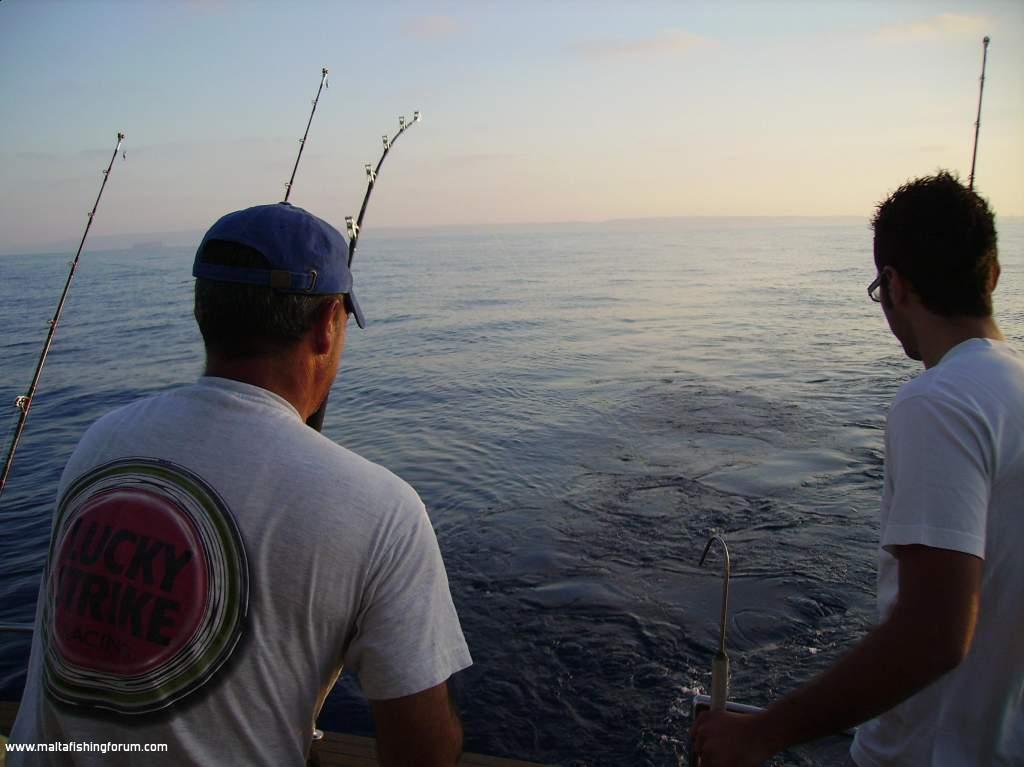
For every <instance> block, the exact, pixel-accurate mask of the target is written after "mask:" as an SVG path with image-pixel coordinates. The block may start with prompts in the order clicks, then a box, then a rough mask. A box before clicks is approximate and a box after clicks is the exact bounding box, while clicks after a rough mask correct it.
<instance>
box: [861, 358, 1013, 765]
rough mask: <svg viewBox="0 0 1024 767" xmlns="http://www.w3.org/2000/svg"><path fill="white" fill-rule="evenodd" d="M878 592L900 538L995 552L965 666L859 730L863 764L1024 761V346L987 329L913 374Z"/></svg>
mask: <svg viewBox="0 0 1024 767" xmlns="http://www.w3.org/2000/svg"><path fill="white" fill-rule="evenodd" d="M885 442H886V445H885V488H884V491H883V494H882V510H881V511H882V515H881V548H880V551H879V568H878V601H879V611H880V617H881V619H882V620H885V618H886V617H887V616H888V614H889V612H890V610H891V609H892V608H893V606H894V604H895V601H896V596H897V590H898V575H899V574H898V567H899V563H898V561H897V560H896V559H895V558H894V557H893V556H892V555H891V554H890V553H889V552H888V549H889V547H891V546H903V545H911V544H921V545H924V546H931V547H934V548H939V549H949V550H953V551H961V552H964V553H967V554H972V555H974V556H977V557H980V558H982V559H984V570H983V575H982V584H981V608H980V613H979V616H978V624H977V628H976V630H975V635H974V641H973V643H972V645H971V649H970V652H969V653H968V654H967V657H966V658H965V659H964V661H963V662H962V663H961V664H960V665H959V666H958V667H957V668H955V669H953V670H952V671H950V672H949V673H948V674H945V675H944V676H943V677H941V678H940V679H939V680H937V681H936V682H934V683H933V684H931V685H929V686H928V687H926V688H925V689H924V690H922V691H921V692H919V693H918V694H916V695H914V696H913V697H911V698H909V699H908V700H906V701H904V702H903V703H901V704H900V705H898V706H896V707H895V708H894V709H892V710H890V711H888V712H886V713H885V714H883V715H882V716H880V717H878V718H877V719H874V720H872V721H870V722H868V723H866V724H864V725H863V726H862V727H860V728H859V729H858V731H857V737H856V739H855V740H854V744H853V748H852V751H851V754H852V756H853V758H854V760H855V761H856V762H857V764H858V765H859V766H860V767H881V766H882V765H886V766H889V765H901V766H902V765H905V766H906V767H925V766H927V765H931V766H932V767H938V766H939V765H943V766H945V765H949V766H950V767H954V766H955V767H966V766H970V767H974V766H975V765H977V766H978V767H981V765H985V767H998V766H1003V765H1006V766H1008V765H1016V766H1017V767H1021V765H1024V549H1022V545H1024V356H1022V355H1021V354H1019V353H1017V352H1015V351H1014V350H1013V349H1011V348H1010V347H1009V346H1008V345H1007V344H1005V343H1002V342H998V341H991V340H987V339H980V338H975V339H971V340H969V341H965V342H963V343H961V344H959V345H957V346H956V347H954V348H953V349H951V350H950V351H949V352H947V354H946V355H945V356H944V357H943V358H942V360H941V361H940V363H939V364H938V365H936V366H934V367H933V368H931V369H929V370H927V371H925V372H924V373H922V374H921V375H920V376H918V377H917V378H915V379H914V380H912V381H910V382H908V383H907V384H905V385H904V386H903V387H902V388H901V389H900V391H899V393H898V394H897V396H896V399H895V401H894V402H893V405H892V408H891V409H890V411H889V420H888V425H887V428H886V439H885Z"/></svg>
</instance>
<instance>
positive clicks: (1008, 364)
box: [893, 339, 1024, 408]
mask: <svg viewBox="0 0 1024 767" xmlns="http://www.w3.org/2000/svg"><path fill="white" fill-rule="evenodd" d="M917 398H923V399H926V400H930V401H932V402H941V403H946V404H949V405H953V406H958V405H963V406H969V407H972V408H973V407H985V406H988V405H990V404H994V405H998V404H999V403H1004V404H1011V403H1018V402H1021V401H1022V400H1024V355H1021V354H1020V353H1019V352H1017V351H1015V350H1014V349H1013V348H1012V347H1010V346H1009V345H1008V344H1006V343H1002V342H994V341H989V340H988V339H972V340H971V341H968V342H966V343H965V344H963V345H961V346H960V347H956V348H954V349H953V350H951V351H950V352H949V353H948V355H947V357H946V358H943V360H942V361H941V362H940V363H939V364H938V365H936V366H935V367H933V368H930V369H929V370H926V371H924V372H923V373H921V374H920V375H918V376H916V377H914V378H912V379H911V380H909V381H907V382H906V383H905V384H903V386H901V387H900V390H899V391H898V392H897V394H896V397H895V398H894V399H893V407H894V408H895V407H896V406H898V405H900V404H901V403H903V402H905V401H907V400H912V399H917Z"/></svg>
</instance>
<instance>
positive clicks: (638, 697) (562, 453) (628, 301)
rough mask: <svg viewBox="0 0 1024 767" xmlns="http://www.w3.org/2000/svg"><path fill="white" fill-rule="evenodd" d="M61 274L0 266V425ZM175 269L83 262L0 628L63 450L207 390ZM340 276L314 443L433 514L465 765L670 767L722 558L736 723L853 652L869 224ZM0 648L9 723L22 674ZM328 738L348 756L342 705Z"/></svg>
mask: <svg viewBox="0 0 1024 767" xmlns="http://www.w3.org/2000/svg"><path fill="white" fill-rule="evenodd" d="M1000 235H1001V236H1000V244H1001V256H1002V260H1003V277H1002V283H1001V285H1000V288H999V290H998V292H997V295H996V308H997V317H998V319H999V320H1000V322H1001V325H1002V328H1003V331H1004V333H1006V335H1007V336H1008V337H1009V338H1010V339H1011V340H1012V341H1013V342H1014V343H1015V344H1017V345H1018V347H1024V221H1021V220H1008V221H1002V222H1000ZM68 258H69V256H68V255H67V254H62V255H54V256H46V255H33V256H8V257H2V258H0V327H2V328H3V332H2V336H0V365H2V373H0V404H3V405H5V406H6V405H7V404H8V403H11V402H13V399H14V397H15V396H16V395H17V394H19V393H21V392H22V390H23V389H24V388H25V387H26V386H27V384H28V381H29V379H30V377H31V374H32V370H33V366H34V364H35V360H36V357H37V355H38V352H39V348H40V346H41V342H42V339H43V337H44V336H45V332H46V320H47V319H48V318H49V317H50V316H51V314H52V311H53V307H54V305H55V304H56V301H57V298H58V296H59V293H60V289H61V286H62V285H63V281H64V278H65V276H66V273H67V262H68ZM191 258H192V254H191V252H189V250H188V249H184V248H158V247H153V246H147V247H139V248H136V249H133V250H128V251H119V252H88V251H87V252H86V254H85V255H84V256H83V261H82V266H81V268H80V271H79V274H78V276H77V277H76V281H75V284H74V287H73V289H72V293H71V298H70V302H69V304H68V307H67V309H66V312H65V318H64V321H63V323H62V325H61V327H60V330H59V332H58V334H57V340H56V345H55V347H54V350H53V352H52V354H51V357H50V359H49V361H48V363H47V366H46V369H45V372H44V375H43V379H42V387H41V390H40V393H39V394H38V396H37V399H36V404H35V406H34V408H33V410H32V417H31V418H30V419H29V426H28V430H27V434H26V437H25V439H24V441H23V444H22V447H21V448H20V450H19V453H18V457H17V461H16V463H15V470H14V474H13V478H12V480H11V482H10V484H9V486H8V489H7V491H6V492H5V495H4V498H3V501H2V507H0V527H2V531H3V534H2V535H0V563H2V565H0V621H30V620H31V619H32V615H33V605H34V601H35V597H36V591H37V588H38V583H39V580H38V579H39V574H40V571H41V568H42V566H43V562H44V557H45V550H46V543H47V538H48V533H49V518H50V514H51V509H52V506H53V493H54V489H55V486H56V482H57V479H58V477H59V475H60V471H61V469H62V466H63V463H64V461H65V460H66V459H67V457H68V455H69V454H70V452H71V450H72V448H73V447H74V444H75V442H76V440H77V439H78V437H79V436H80V434H81V432H82V431H83V430H84V429H85V428H86V426H87V425H88V424H89V423H90V422H92V421H93V420H94V419H95V418H97V417H98V416H100V415H101V414H103V413H104V412H106V411H107V410H109V409H111V408H113V407H116V406H118V405H122V404H125V403H127V402H131V401H132V400H135V399H137V398H139V397H143V396H146V395H148V394H152V393H155V392H158V391H162V390H164V389H167V388H169V387H173V386H176V385H179V384H181V383H185V382H188V381H191V380H193V379H194V378H195V377H196V376H197V375H198V374H199V372H200V369H201V359H202V350H201V344H200V339H199V334H198V331H197V330H196V329H195V327H194V323H193V321H192V319H191V304H190V302H191V285H192V280H191V277H190V276H189V272H190V267H191ZM356 265H357V277H356V279H357V286H358V291H359V296H360V301H361V303H362V305H363V307H364V308H365V310H366V312H367V315H368V317H369V319H370V323H371V324H370V326H369V328H368V329H367V330H366V331H365V332H360V331H359V330H358V329H353V331H352V332H350V334H349V345H348V347H347V348H346V350H345V354H344V356H343V358H342V373H341V375H340V377H339V379H338V381H337V382H336V384H335V386H334V391H333V393H332V395H331V402H330V410H329V413H328V417H327V421H326V425H325V429H324V430H325V432H326V433H327V434H328V435H329V436H330V437H332V438H333V439H335V440H337V441H338V442H340V443H342V444H344V445H346V446H347V447H349V448H352V449H354V450H356V451H357V452H360V453H362V454H363V455H365V456H367V457H369V458H370V459H372V460H375V461H377V462H379V463H382V464H384V465H385V466H387V467H389V468H390V469H392V470H394V471H395V472H397V473H398V474H399V475H401V476H402V477H404V478H405V479H407V480H408V481H409V482H410V483H411V484H412V485H413V486H414V487H416V488H417V490H418V491H419V492H420V494H421V495H422V497H423V498H424V500H425V502H426V504H427V506H428V508H429V509H430V513H431V517H432V519H433V521H434V524H435V527H436V529H437V533H438V538H439V541H440V544H441V548H442V551H443V553H444V555H445V559H446V561H447V565H448V572H449V576H450V580H451V586H452V591H453V596H454V599H455V602H456V606H457V607H458V609H459V613H460V616H461V618H462V621H463V627H464V629H465V632H466V636H467V638H468V640H469V643H470V646H471V649H472V652H473V655H474V658H475V660H476V665H475V666H474V667H473V668H472V669H471V670H469V671H468V672H466V673H465V674H464V675H462V679H461V680H460V681H459V687H460V688H461V694H462V696H463V701H464V711H465V724H466V731H467V748H468V749H469V750H473V751H481V752H485V753H491V754H496V755H505V756H517V757H520V758H525V759H531V760H535V761H542V762H547V763H552V764H554V763H557V764H563V765H634V764H635V765H675V764H677V763H679V761H680V755H681V754H682V753H683V752H684V750H685V731H686V729H687V727H688V721H687V714H688V706H689V701H690V698H691V696H692V693H693V691H694V690H696V689H701V688H705V687H706V686H707V685H708V682H709V676H710V674H709V668H710V659H711V655H712V653H713V652H714V649H715V647H716V644H717V620H718V609H719V598H720V592H721V581H720V575H719V574H720V565H721V559H720V555H719V554H717V553H715V554H714V555H712V556H711V557H709V563H708V566H707V567H705V568H700V567H698V560H699V557H700V554H701V551H702V549H703V546H704V543H705V541H706V538H707V536H708V535H709V534H710V533H711V532H714V531H718V532H722V533H724V534H725V535H726V536H727V538H728V541H729V544H730V548H731V552H732V556H733V573H734V575H733V583H732V586H733V590H732V610H731V619H730V624H729V648H730V654H731V657H732V662H733V689H734V697H737V698H740V699H743V700H745V701H747V702H750V703H755V704H765V703H767V702H768V701H769V700H771V699H772V697H773V696H775V695H777V694H779V693H781V692H784V691H786V690H788V689H791V688H792V687H793V686H795V685H796V684H797V683H798V682H799V681H801V680H803V679H805V678H807V677H808V676H810V675H811V674H812V673H814V672H815V671H816V670H818V669H821V668H822V667H824V666H825V665H826V664H827V663H828V662H829V661H830V660H832V659H833V658H834V657H835V656H836V655H837V654H838V653H839V652H840V651H841V650H842V648H844V647H845V646H847V645H848V644H850V643H851V642H852V641H854V640H855V639H856V638H858V637H859V636H860V635H861V634H862V633H863V632H864V631H865V630H866V628H867V627H868V626H869V625H870V622H871V620H872V618H873V612H874V577H875V575H874V573H875V569H874V559H875V545H876V541H877V521H876V514H877V508H878V498H879V494H880V489H881V481H882V436H883V428H884V421H885V412H886V408H887V405H888V403H889V401H890V400H891V398H892V396H893V394H894V393H895V391H896V389H897V387H898V386H899V385H900V384H901V383H902V382H904V381H905V380H907V379H908V378H909V377H910V376H912V375H914V374H915V373H916V372H917V366H916V364H915V363H912V362H910V361H908V360H906V359H905V358H903V356H902V353H901V350H900V348H899V346H898V344H897V343H896V341H895V340H894V339H892V338H891V336H890V335H889V333H888V330H887V328H886V325H885V320H884V318H883V316H882V313H881V311H880V310H879V308H878V307H877V306H876V305H874V304H872V303H870V302H869V301H868V299H867V296H866V294H865V290H864V288H865V286H866V285H867V283H868V282H869V281H870V280H871V279H872V278H873V276H874V270H873V267H872V262H871V257H870V231H869V229H868V225H867V222H866V221H858V220H850V219H847V220H841V221H833V220H816V219H806V220H799V219H694V220H676V221H655V222H626V223H614V224H605V225H566V226H548V227H542V228H502V229H493V230H473V231H469V230H463V231H456V232H451V231H444V230H435V231H426V232H418V233H406V234H396V233H390V234H388V235H384V234H380V235H378V236H373V235H372V233H370V232H368V233H367V237H366V238H365V239H364V241H363V249H362V250H361V252H360V254H359V258H358V260H357V264H356ZM14 415H15V413H14V412H13V408H12V410H11V414H10V417H9V418H8V419H7V420H6V421H0V428H7V427H13V424H14V422H15V418H14ZM4 449H5V450H6V442H5V443H4ZM0 642H2V644H0V698H6V699H9V698H13V697H15V696H16V695H17V694H18V692H19V690H20V686H21V685H22V684H23V671H24V665H25V663H26V660H27V643H25V642H23V641H21V640H14V639H12V638H11V637H9V636H0ZM320 725H321V726H322V727H325V728H327V729H337V730H343V731H355V732H369V730H370V729H371V727H372V723H371V720H370V718H369V715H368V713H367V710H366V706H365V703H364V702H363V701H362V699H361V698H360V696H359V694H358V690H357V687H356V685H355V683H354V682H353V680H351V679H347V678H345V677H343V681H342V682H341V684H340V685H339V688H338V689H337V690H336V691H335V694H334V695H333V696H332V698H331V699H330V701H329V703H328V705H327V707H326V709H325V711H324V713H323V715H322V716H321V719H320ZM780 761H784V762H785V763H788V764H816V763H820V761H821V757H820V756H815V755H814V751H813V750H811V751H802V752H793V753H790V754H787V755H786V756H785V757H784V759H783V760H780Z"/></svg>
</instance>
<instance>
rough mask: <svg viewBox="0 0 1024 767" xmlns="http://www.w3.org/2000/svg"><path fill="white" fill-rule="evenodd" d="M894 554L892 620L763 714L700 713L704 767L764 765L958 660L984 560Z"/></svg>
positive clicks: (941, 553) (900, 550)
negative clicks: (896, 563)
mask: <svg viewBox="0 0 1024 767" xmlns="http://www.w3.org/2000/svg"><path fill="white" fill-rule="evenodd" d="M892 554H893V556H895V557H896V558H897V559H898V560H899V595H898V596H897V599H896V605H895V607H894V608H893V610H892V613H891V614H890V616H889V618H888V619H887V620H886V621H885V622H884V623H882V624H881V625H880V626H877V627H876V628H874V629H873V630H871V631H870V632H869V633H868V635H867V636H866V637H864V639H863V640H861V641H860V642H859V643H858V644H857V645H856V646H855V647H854V648H853V649H852V650H851V651H850V652H849V653H847V654H846V655H845V656H843V657H842V658H841V659H840V660H839V661H838V662H837V663H836V664H835V665H834V666H832V668H830V669H828V670H827V671H824V672H823V673H821V674H820V675H818V676H817V677H815V678H814V679H813V680H811V681H810V682H809V683H808V684H806V685H804V686H803V687H802V688H800V689H799V690H797V691H795V692H793V693H790V694H789V695H787V696H786V697H785V698H783V699H782V700H780V701H778V702H777V703H774V704H773V705H771V706H770V707H769V708H768V709H767V710H766V711H764V712H763V713H760V714H755V715H739V714H726V713H724V712H715V713H708V714H704V715H703V716H701V717H700V718H699V720H698V721H697V723H696V724H695V725H694V726H693V729H692V730H691V737H692V738H693V739H694V747H695V750H696V752H697V753H698V754H700V755H701V763H702V764H703V765H705V767H728V766H729V765H750V766H751V767H753V765H760V764H762V763H763V762H764V761H765V760H766V759H767V758H768V757H770V756H771V755H772V754H775V753H777V752H779V751H781V750H783V749H785V748H788V747H789V746H793V745H796V744H798V743H804V742H806V741H808V740H813V739H815V738H820V737H824V736H825V735H831V734H834V733H837V732H841V731H842V730H845V729H847V728H848V727H852V726H854V725H857V724H860V723H861V722H864V721H866V720H868V719H871V718H873V717H875V716H878V715H879V714H881V713H882V712H884V711H887V710H889V709H890V708H892V707H893V706H895V705H897V704H898V703H900V702H902V701H903V700H906V699H907V698H909V697H910V696H911V695H913V694H914V693H916V692H917V691H919V690H921V689H922V688H924V687H926V686H927V685H928V684H930V683H931V682H933V681H935V680H936V679H938V678H939V677H940V676H942V675H943V674H945V673H946V672H947V671H949V670H951V669H953V668H955V667H956V666H957V665H959V663H960V662H961V661H962V660H963V659H964V657H965V656H966V655H967V651H968V650H969V649H970V646H971V640H972V639H973V637H974V627H975V625H976V623H977V617H978V604H979V599H980V592H981V573H982V565H983V562H982V560H981V559H979V558H978V557H975V556H972V555H970V554H964V553H961V552H958V551H949V550H946V549H936V548H930V547H927V546H894V547H892Z"/></svg>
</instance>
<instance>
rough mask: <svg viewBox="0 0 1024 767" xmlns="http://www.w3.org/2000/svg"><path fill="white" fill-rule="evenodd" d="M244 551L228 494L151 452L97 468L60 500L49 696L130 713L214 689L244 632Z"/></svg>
mask: <svg viewBox="0 0 1024 767" xmlns="http://www.w3.org/2000/svg"><path fill="white" fill-rule="evenodd" d="M248 603H249V570H248V561H247V559H246V555H245V547H244V545H243V543H242V538H241V535H240V534H239V531H238V528H237V526H236V524H235V521H234V517H233V516H232V514H231V512H230V510H229V509H228V507H227V505H226V504H225V503H224V501H223V500H222V499H221V498H220V497H219V496H218V495H217V493H216V492H215V491H214V490H213V488H212V487H210V486H209V485H208V484H207V483H206V482H205V481H204V480H203V479H202V478H201V477H199V476H197V475H196V474H194V473H192V472H190V471H189V470H187V469H185V468H183V467H181V466H178V465H175V464H172V463H169V462H166V461H155V460H150V459H141V458H139V459H126V460H121V461H115V462H113V463H109V464H105V465H103V466H100V467H98V468H96V469H93V470H92V471H90V472H89V473H87V474H86V475H85V476H83V477H81V478H79V479H78V480H76V481H75V482H74V483H73V484H72V485H71V486H70V487H69V488H68V489H67V490H66V491H65V493H64V495H63V496H62V497H61V500H60V503H59V504H58V507H57V513H56V518H55V522H54V536H53V540H52V542H51V548H50V560H49V566H48V569H47V599H46V602H45V604H44V618H43V641H44V647H45V661H44V674H45V678H46V689H47V692H48V693H49V694H50V695H52V696H53V697H55V698H57V699H58V700H61V701H64V702H67V703H72V704H75V705H80V706H87V707H96V708H105V709H111V710H114V711H119V712H122V713H126V714H137V713H147V712H150V711H155V710H158V709H161V708H166V707H167V706H169V705H171V704H172V703H174V702H175V701H178V700H181V699H182V698H184V697H186V696H187V695H188V694H189V693H191V692H193V691H195V690H196V689H198V688H200V687H201V686H203V685H204V684H206V683H207V682H208V681H209V680H210V679H211V678H212V677H213V676H214V674H215V673H216V672H217V670H218V669H219V668H221V666H223V664H224V663H225V662H226V661H227V659H228V658H229V657H230V656H231V654H232V652H233V651H234V649H235V647H236V646H237V644H238V641H239V639H240V638H241V635H242V631H243V628H244V623H245V617H246V614H247V612H248Z"/></svg>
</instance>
